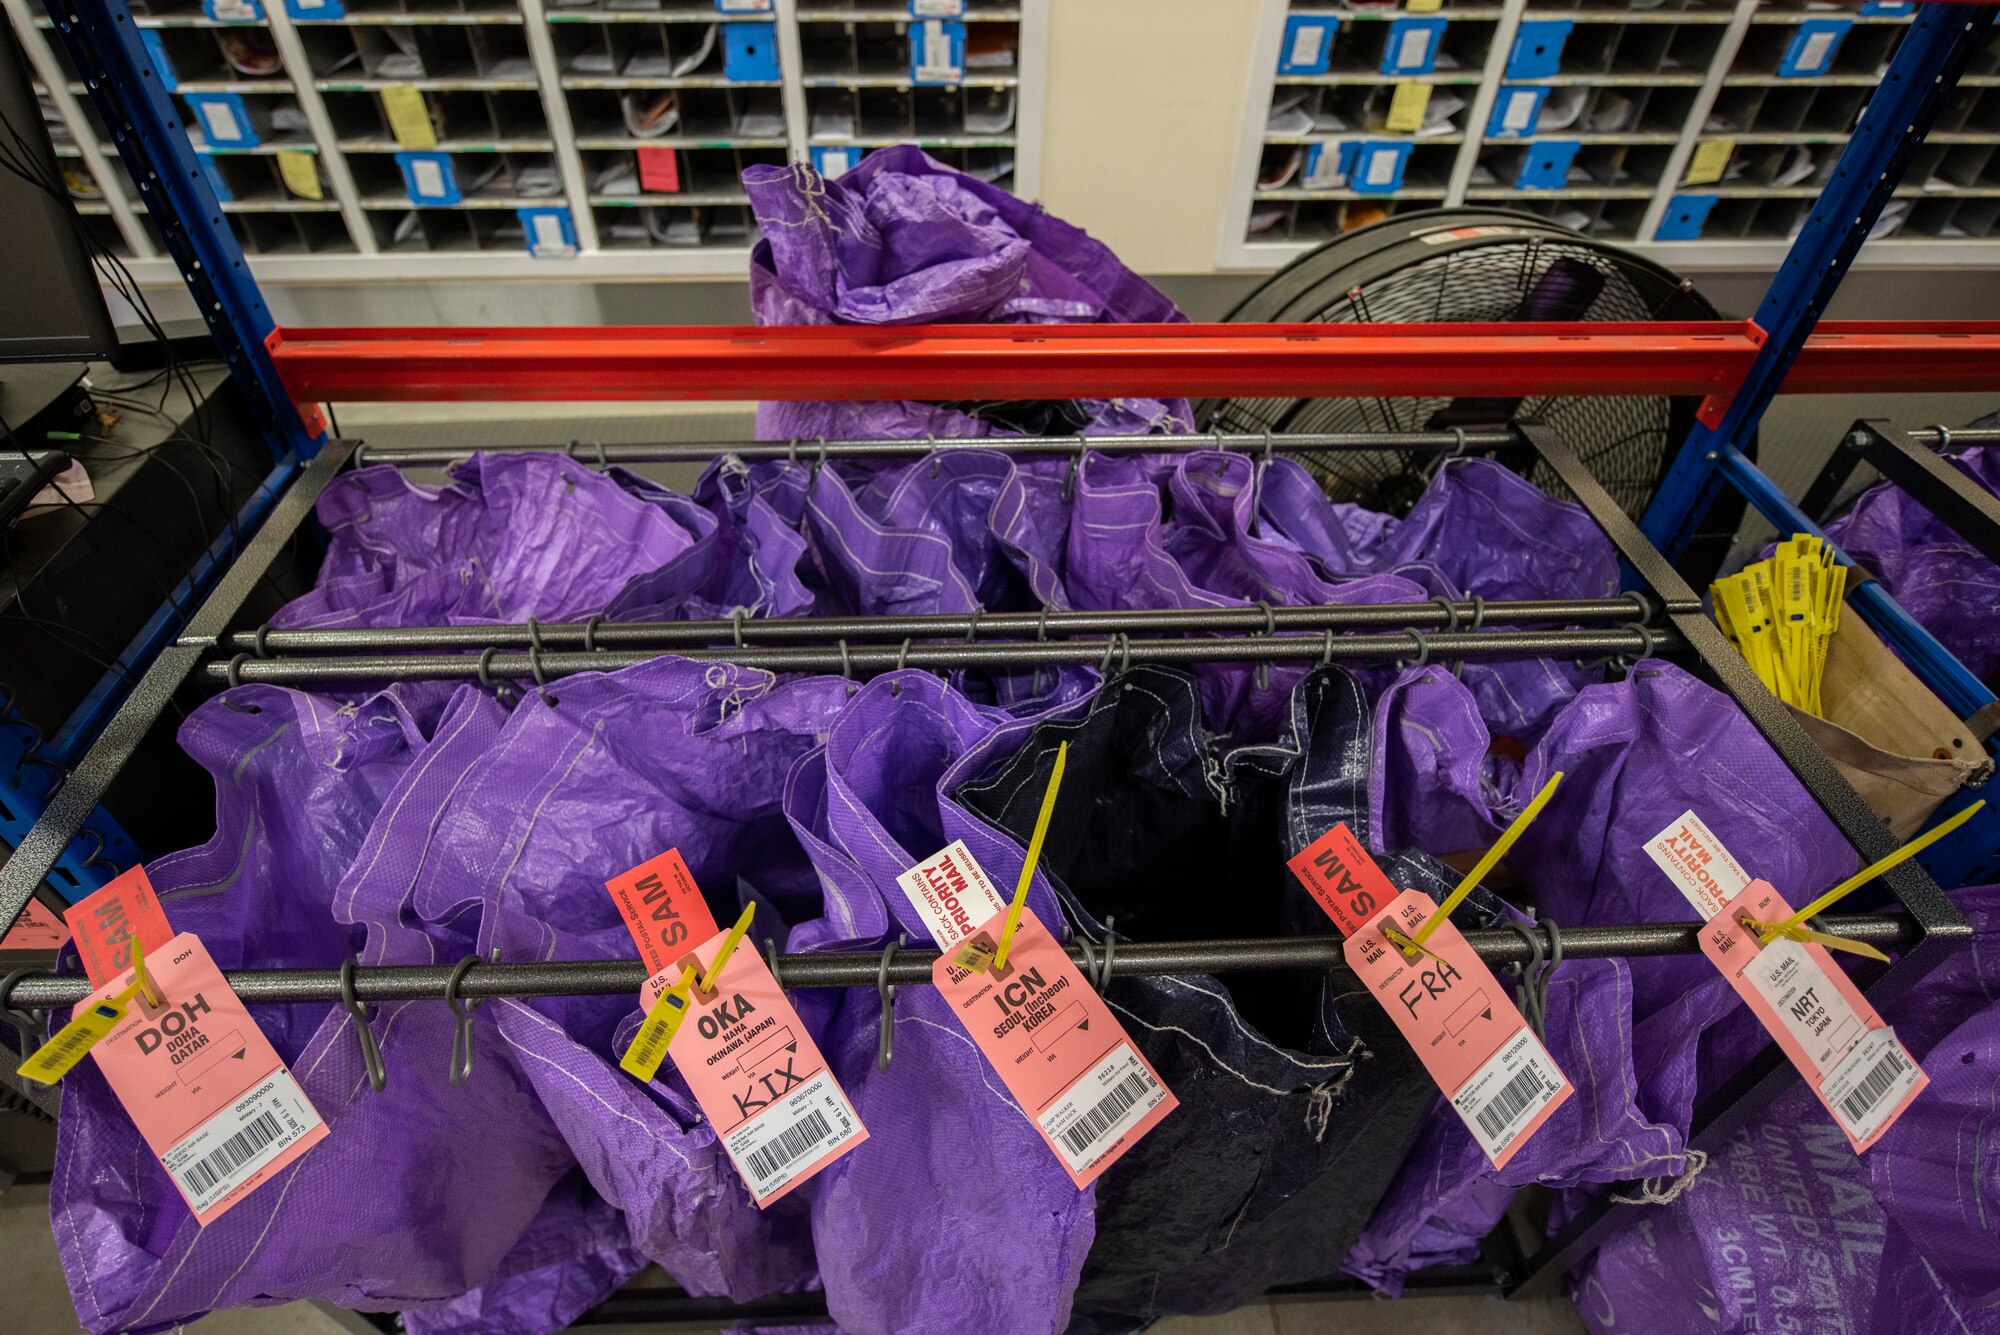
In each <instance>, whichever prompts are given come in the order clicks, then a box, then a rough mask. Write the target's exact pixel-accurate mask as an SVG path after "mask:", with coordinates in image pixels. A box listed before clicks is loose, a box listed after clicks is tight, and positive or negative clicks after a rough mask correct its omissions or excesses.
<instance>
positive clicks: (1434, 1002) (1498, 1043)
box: [1343, 890, 1573, 1168]
mask: <svg viewBox="0 0 2000 1335" xmlns="http://www.w3.org/2000/svg"><path fill="white" fill-rule="evenodd" d="M1436 912H1437V904H1436V902H1435V901H1433V900H1432V899H1431V897H1430V896H1429V895H1426V894H1424V893H1423V892H1422V891H1419V890H1405V891H1404V892H1403V893H1402V894H1400V895H1398V896H1396V898H1395V900H1394V901H1393V902H1391V903H1390V905H1389V907H1388V911H1387V912H1385V913H1382V914H1379V915H1377V916H1376V917H1375V918H1374V919H1373V920H1372V921H1370V922H1369V923H1368V924H1367V925H1366V926H1364V927H1363V928H1362V929H1361V930H1360V931H1358V932H1356V933H1354V934H1353V935H1352V936H1350V937H1348V938H1347V944H1346V946H1345V947H1344V948H1343V949H1344V951H1345V953H1346V956H1347V965H1348V967H1349V968H1351V969H1353V970H1354V972H1355V973H1356V974H1357V975H1359V976H1360V978H1361V981H1362V982H1363V983H1364V984H1366V985H1367V987H1368V990H1369V991H1370V992H1372V993H1374V995H1375V999H1376V1000H1377V1001H1379V1002H1381V1003H1382V1009H1383V1010H1385V1011H1387V1012H1389V1018H1390V1019H1392V1020H1394V1021H1395V1022H1396V1027H1397V1028H1398V1029H1400V1030H1402V1031H1403V1037H1404V1038H1406V1039H1408V1040H1409V1042H1410V1046H1411V1047H1413V1048H1415V1049H1416V1050H1417V1056H1418V1057H1420V1058H1422V1059H1423V1063H1424V1067H1425V1069H1426V1070H1428V1071H1429V1072H1430V1073H1431V1079H1433V1080H1435V1081H1437V1085H1438V1088H1439V1089H1441V1090H1443V1091H1444V1095H1445V1097H1446V1098H1448V1099H1450V1100H1451V1106H1452V1107H1453V1108H1454V1109H1455V1110H1456V1111H1457V1113H1458V1115H1459V1117H1460V1119H1461V1120H1463V1121H1464V1123H1465V1127H1466V1130H1468V1131H1470V1132H1471V1133H1472V1138H1473V1139H1474V1140H1476V1141H1478V1142H1479V1148H1480V1149H1482V1150H1484V1151H1485V1152H1486V1157H1487V1158H1488V1159H1491V1160H1492V1161H1493V1166H1494V1167H1495V1168H1505V1167H1506V1166H1507V1161H1508V1160H1509V1159H1511V1158H1513V1157H1514V1155H1515V1153H1516V1152H1517V1151H1519V1150H1520V1148H1521V1146H1523V1145H1525V1144H1527V1142H1528V1137H1530V1136H1532V1135H1534V1134H1535V1132H1536V1131H1537V1130H1539V1129H1540V1127H1541V1125H1542V1123H1543V1122H1546V1121H1548V1120H1549V1116H1550V1114H1552V1113H1554V1112H1555V1110H1556V1109H1557V1108H1560V1107H1561V1106H1562V1105H1563V1101H1564V1100H1565V1099H1567V1098H1569V1096H1570V1094H1571V1093H1572V1092H1573V1090H1572V1089H1571V1087H1570V1083H1569V1080H1568V1078H1567V1077H1566V1076H1564V1075H1563V1073H1562V1071H1561V1070H1560V1069H1559V1068H1558V1067H1557V1066H1556V1064H1555V1061H1554V1060H1553V1059H1552V1058H1551V1057H1550V1056H1549V1054H1548V1050H1547V1049H1546V1048H1544V1047H1543V1046H1542V1042H1541V1040H1540V1039H1538V1038H1536V1037H1535V1032H1534V1030H1532V1029H1530V1028H1528V1022H1527V1021H1526V1020H1523V1019H1522V1018H1521V1012H1520V1011H1518V1010H1516V1009H1515V1008H1514V1001H1513V998H1512V997H1511V996H1510V995H1509V994H1508V992H1507V990H1506V989H1505V988H1503V987H1501V986H1500V982H1499V980H1498V979H1496V978H1495V977H1494V976H1493V971H1492V970H1491V969H1489V968H1487V967H1486V962H1485V961H1484V960H1482V959H1480V958H1479V956H1478V955H1476V954H1474V953H1473V950H1472V947H1471V946H1470V945H1469V944H1468V943H1467V942H1466V939H1465V938H1464V937H1463V936H1461V935H1460V934H1459V931H1458V928H1456V927H1454V926H1452V924H1451V921H1450V920H1449V919H1447V920H1445V921H1444V922H1441V923H1439V924H1438V925H1437V930H1436V931H1434V932H1432V933H1431V936H1430V939H1429V940H1428V941H1426V942H1424V945H1423V951H1425V952H1429V953H1421V952H1420V953H1419V954H1418V955H1417V958H1416V959H1414V960H1411V959H1407V958H1405V957H1404V955H1403V952H1402V950H1401V949H1400V948H1399V947H1397V946H1396V945H1394V944H1393V943H1392V942H1390V940H1389V939H1388V936H1387V934H1386V933H1385V932H1384V930H1383V929H1384V928H1387V927H1393V928H1394V929H1395V930H1396V931H1398V932H1400V933H1402V934H1403V935H1404V936H1405V937H1408V936H1410V935H1412V934H1413V933H1415V931H1416V930H1417V928H1419V927H1421V926H1423V924H1424V923H1425V922H1427V921H1428V920H1429V919H1430V918H1431V916H1432V915H1433V914H1435V913H1436Z"/></svg>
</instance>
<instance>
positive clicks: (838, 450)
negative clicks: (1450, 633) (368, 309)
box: [354, 427, 1521, 468]
mask: <svg viewBox="0 0 2000 1335" xmlns="http://www.w3.org/2000/svg"><path fill="white" fill-rule="evenodd" d="M1520 444H1521V437H1520V436H1519V435H1518V434H1516V433H1515V432H1514V431H1512V430H1511V429H1508V428H1505V427H1501V428H1492V429H1486V430H1478V431H1469V430H1461V431H1396V432H1365V431H1327V432H1312V433H1277V432H1266V433H1262V434H1248V433H1244V434H1238V433H1225V432H1219V431H1210V432H1204V433H1199V434H1195V435H1185V436H982V437H974V438H970V439H953V438H946V439H939V438H936V437H932V436H925V437H923V438H921V439H918V440H820V439H813V440H796V439H795V440H736V441H714V442H711V443H708V444H701V443H697V442H683V441H677V442H674V443H672V444H657V443H656V444H625V445H618V444H608V443H603V444H601V443H598V442H596V441H580V440H573V441H571V442H569V444H567V445H485V446H480V447H479V452H480V453H483V454H534V453H552V454H567V455H568V456H569V457H570V458H572V459H576V460H578V461H580V462H583V463H594V464H596V465H597V466H598V467H600V468H602V467H605V466H606V465H609V464H671V463H707V462H708V461H709V460H711V459H713V458H715V457H716V456H717V455H721V454H733V455H735V456H736V457H737V458H739V459H792V460H796V461H798V462H800V463H813V462H816V461H817V460H820V459H882V458H909V459H919V458H923V457H925V456H927V455H930V454H932V453H934V452H936V451H938V450H946V449H981V450H994V451H997V452H999V453H1001V454H1074V453H1078V452H1080V451H1083V450H1096V451H1097V452H1099V453H1100V454H1186V453H1191V452H1192V451H1195V450H1238V451H1244V452H1249V453H1259V452H1263V451H1267V450H1268V451H1273V452H1276V453H1280V454H1289V453H1294V452H1297V451H1302V450H1307V451H1320V452H1330V451H1345V450H1503V449H1508V448H1511V447H1514V446H1518V445H1520ZM472 453H473V451H471V450H467V449H458V448H449V447H442V446H435V445H361V446H359V447H357V448H356V449H355V451H354V462H355V463H356V464H357V465H360V466H362V467H366V466H367V465H369V464H394V465H396V466H397V467H400V468H408V467H416V466H425V467H442V466H444V465H446V464H453V463H457V462H458V461H459V460H461V459H465V458H468V457H470V456H471V454H472Z"/></svg>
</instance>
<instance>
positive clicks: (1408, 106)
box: [1382, 83, 1431, 134]
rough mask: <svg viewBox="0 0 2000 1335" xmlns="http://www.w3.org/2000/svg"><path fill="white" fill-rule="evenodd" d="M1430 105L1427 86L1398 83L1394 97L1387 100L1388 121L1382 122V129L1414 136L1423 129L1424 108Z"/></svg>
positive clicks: (1424, 84) (1429, 92)
mask: <svg viewBox="0 0 2000 1335" xmlns="http://www.w3.org/2000/svg"><path fill="white" fill-rule="evenodd" d="M1430 104H1431V86H1430V85H1429V84H1427V83H1399V84H1397V85H1396V94H1395V96H1394V97H1392V98H1390V99H1389V119H1387V120H1386V121H1383V122H1382V128H1383V129H1385V130H1394V131H1396V132H1397V133H1399V134H1415V133H1416V132H1417V131H1418V130H1421V129H1423V128H1424V108H1426V107H1428V106H1430Z"/></svg>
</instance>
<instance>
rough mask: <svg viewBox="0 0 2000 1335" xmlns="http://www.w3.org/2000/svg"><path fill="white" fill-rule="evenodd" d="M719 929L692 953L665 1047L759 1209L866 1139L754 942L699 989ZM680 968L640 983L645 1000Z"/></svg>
mask: <svg viewBox="0 0 2000 1335" xmlns="http://www.w3.org/2000/svg"><path fill="white" fill-rule="evenodd" d="M724 935H725V934H724V933H721V932H717V933H715V934H713V936H712V937H711V938H710V939H709V940H708V941H707V942H706V943H704V944H703V945H702V947H701V948H700V949H699V950H698V951H695V952H693V955H694V957H695V962H696V963H697V968H696V979H697V982H696V986H695V988H694V990H693V991H692V992H691V993H690V994H689V996H688V1010H687V1015H686V1018H684V1019H683V1020H682V1021H681V1026H680V1029H679V1031H678V1032H677V1033H675V1035H674V1039H673V1042H672V1044H671V1045H669V1047H668V1048H667V1055H668V1056H669V1057H671V1058H673V1062H674V1066H675V1067H676V1068H677V1069H678V1070H679V1071H680V1073H681V1076H682V1077H683V1078H684V1079H685V1080H686V1081H687V1082H688V1088H689V1089H691V1090H693V1091H694V1097H695V1100H696V1102H698V1103H700V1104H701V1110H702V1113H703V1114H704V1115H705V1116H706V1117H707V1118H708V1121H709V1125H711V1126H713V1127H714V1128H715V1137H716V1139H717V1140H719V1141H721V1142H722V1147H723V1149H725V1150H727V1151H728V1152H729V1160H730V1162H731V1163H733V1164H735V1165H736V1171H737V1173H738V1175H740V1176H741V1177H742V1179H743V1185H744V1186H746V1187H748V1188H749V1189H750V1196H751V1199H753V1200H755V1201H756V1202H757V1205H758V1207H759V1208H762V1207H764V1206H767V1205H769V1204H770V1203H771V1202H773V1201H775V1200H778V1199H780V1198H781V1197H783V1196H784V1195H786V1194H787V1193H788V1192H790V1191H791V1190H792V1189H793V1188H795V1187H797V1186H798V1185H799V1184H800V1183H802V1182H805V1181H806V1180H808V1179H809V1178H811V1177H812V1176H813V1175H814V1174H816V1173H818V1172H819V1171H820V1170H821V1169H823V1168H825V1167H826V1166H827V1165H828V1164H830V1163H832V1162H833V1161H834V1160H835V1159H838V1158H839V1157H840V1156H841V1155H843V1154H845V1153H847V1152H848V1151H849V1150H851V1149H853V1148H854V1147H855V1146H857V1145H859V1144H860V1143H861V1142H862V1141H864V1140H866V1139H868V1128H867V1127H865V1126H863V1125H862V1124H861V1118H860V1117H859V1116H858V1115H857V1114H856V1113H855V1111H854V1105H853V1104H852V1103H849V1102H848V1100H847V1092H846V1091H845V1090H843V1089H842V1088H841V1087H840V1082H839V1081H838V1080H836V1079H834V1076H833V1072H832V1071H831V1070H829V1069H828V1068H827V1064H826V1058H824V1057H822V1056H821V1055H820V1051H819V1048H818V1047H817V1046H816V1045H815V1044H814V1043H813V1041H812V1036H811V1035H810V1034H808V1033H807V1032H806V1027H805V1024H804V1023H803V1022H802V1021H800V1019H799V1013H798V1012H797V1011H796V1010H793V1009H792V1003H791V1002H790V1001H789V1000H787V999H786V997H785V993H784V989H782V988H780V987H779V986H778V982H777V980H776V979H775V978H773V977H771V970H770V968H769V967H768V966H767V965H766V964H765V963H764V960H763V957H762V956H760V955H759V954H758V953H757V952H756V950H754V949H742V948H739V949H738V950H736V951H735V952H734V953H733V954H731V955H730V957H729V959H728V962H727V963H725V964H724V965H723V966H722V973H721V975H720V976H719V977H717V978H716V980H715V987H714V989H713V990H711V991H708V992H703V991H702V990H701V987H700V983H699V979H700V975H701V973H702V971H703V969H704V968H705V965H702V964H701V963H700V961H706V960H712V959H714V958H715V953H716V951H717V950H718V949H720V948H721V946H722V940H723V937H724ZM682 967H683V965H682V964H681V963H680V962H679V961H676V962H675V963H674V964H672V965H670V966H669V968H668V970H665V971H662V972H661V973H659V974H656V975H654V976H653V977H652V978H651V979H649V980H648V981H647V984H646V992H647V994H648V1003H647V1004H648V1005H650V1004H651V999H652V998H656V997H658V995H659V994H660V993H661V992H663V991H665V990H667V989H668V988H670V987H672V986H673V985H674V984H675V983H677V982H679V981H680V974H681V969H682ZM669 973H671V976H669Z"/></svg>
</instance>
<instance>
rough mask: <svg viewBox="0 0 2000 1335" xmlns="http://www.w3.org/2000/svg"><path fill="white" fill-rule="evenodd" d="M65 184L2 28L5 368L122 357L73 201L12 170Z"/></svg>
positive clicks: (1, 358)
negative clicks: (21, 168)
mask: <svg viewBox="0 0 2000 1335" xmlns="http://www.w3.org/2000/svg"><path fill="white" fill-rule="evenodd" d="M17 166H26V167H28V168H29V169H30V170H31V171H32V172H33V174H34V175H36V176H39V177H42V178H44V179H46V180H49V181H54V182H57V183H60V182H61V181H62V172H61V170H60V169H59V166H58V164H57V162H56V154H55V148H54V146H53V145H52V144H50V142H49V135H48V130H47V129H46V128H45V127H44V125H43V123H42V112H41V107H40V106H39V105H38V104H37V102H36V100H35V88H34V83H33V80H32V79H31V78H30V76H29V73H28V62H27V57H26V56H25V55H24V54H23V53H22V51H21V48H20V44H19V42H18V41H17V40H16V37H15V34H14V30H13V28H12V27H11V26H10V25H9V24H7V23H5V22H0V236H4V237H6V238H7V250H6V255H5V258H4V259H0V272H4V274H5V281H4V282H0V293H4V295H0V362H23V361H34V362H44V361H58V362H77V361H89V360H91V359H93V358H108V357H110V356H111V355H112V354H113V353H114V352H116V351H117V350H118V335H117V332H116V331H115V330H114V329H113V328H112V325H111V315H110V312H109V311H108V310H107V309H106V308H105V305H104V293H103V291H102V289H100V288H99V286H98V282H97V273H96V271H95V270H94V269H93V268H92V267H91V263H90V255H89V253H88V251H86V250H85V248H84V242H83V238H82V236H81V235H80V232H81V226H82V220H81V219H79V218H78V217H77V215H76V210H75V207H74V205H72V204H71V203H70V201H69V197H68V196H67V194H61V195H55V194H51V193H50V192H49V191H47V190H45V189H43V188H42V187H41V186H38V185H35V184H34V183H32V182H30V181H26V180H23V179H22V178H21V176H20V175H18V174H17V173H16V172H15V171H14V170H12V169H11V168H12V167H17Z"/></svg>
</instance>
